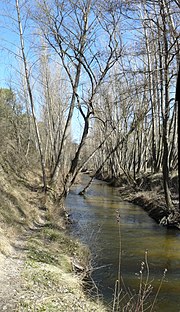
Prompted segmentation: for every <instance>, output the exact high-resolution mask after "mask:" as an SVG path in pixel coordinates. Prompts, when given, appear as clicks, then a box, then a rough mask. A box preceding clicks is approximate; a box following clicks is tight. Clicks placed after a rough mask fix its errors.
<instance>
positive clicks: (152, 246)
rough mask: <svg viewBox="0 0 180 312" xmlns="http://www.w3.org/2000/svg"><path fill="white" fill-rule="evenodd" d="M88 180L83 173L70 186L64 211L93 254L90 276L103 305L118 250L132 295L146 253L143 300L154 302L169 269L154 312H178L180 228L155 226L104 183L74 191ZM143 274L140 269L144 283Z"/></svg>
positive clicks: (110, 292) (110, 288)
mask: <svg viewBox="0 0 180 312" xmlns="http://www.w3.org/2000/svg"><path fill="white" fill-rule="evenodd" d="M88 179H89V177H88V175H83V179H82V182H81V184H78V185H75V186H74V187H73V189H72V190H71V192H70V193H69V195H68V197H67V199H66V209H67V210H68V212H69V213H70V214H71V217H72V219H73V221H74V222H73V224H72V226H71V233H72V235H73V236H75V237H77V238H79V240H81V241H82V242H83V243H85V244H87V245H88V246H89V248H90V250H91V252H92V260H93V262H92V263H93V267H94V271H93V274H92V277H93V280H94V281H95V283H96V285H97V287H98V289H99V293H100V294H102V296H103V298H104V300H105V301H106V302H107V303H109V304H110V303H111V302H112V298H113V292H114V284H115V280H116V279H117V274H118V267H119V251H120V250H121V274H122V277H123V282H124V285H125V287H126V289H127V290H128V292H129V293H130V296H131V297H133V295H134V294H135V293H137V292H138V289H139V283H140V270H141V263H142V261H144V257H145V253H146V252H147V254H148V267H149V270H150V277H149V284H151V285H152V286H153V291H152V293H151V295H150V296H149V298H148V300H147V302H152V301H153V298H154V296H155V294H156V292H157V289H158V287H159V284H160V281H161V279H162V277H163V274H164V270H165V269H167V273H166V276H165V279H164V281H163V283H162V286H161V289H160V293H159V295H158V300H157V301H156V307H155V309H154V310H153V311H156V312H180V231H178V230H176V229H167V228H165V227H162V226H159V225H158V224H157V223H156V222H155V221H154V220H153V219H151V218H150V217H149V216H148V214H147V213H146V212H145V211H144V210H143V209H142V208H141V207H139V206H137V205H134V204H131V203H128V202H125V201H120V198H119V196H118V190H117V189H116V188H113V187H111V186H108V185H107V183H105V182H102V181H98V180H94V181H93V183H92V185H91V187H90V188H89V190H88V192H87V193H86V195H85V196H80V195H78V193H79V192H80V191H81V190H82V188H83V186H84V185H86V183H87V181H88ZM118 215H120V222H118V219H119V218H117V217H118ZM146 277H147V270H146V268H144V270H143V279H144V281H145V279H146Z"/></svg>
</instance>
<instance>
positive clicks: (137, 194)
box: [113, 174, 180, 230]
mask: <svg viewBox="0 0 180 312" xmlns="http://www.w3.org/2000/svg"><path fill="white" fill-rule="evenodd" d="M178 180H179V179H178V176H177V175H176V176H173V177H172V179H171V181H170V191H171V198H172V203H173V207H174V208H173V211H171V212H168V210H167V208H166V203H165V198H164V194H163V180H162V175H161V174H156V175H148V176H146V177H143V178H140V179H139V181H137V182H138V185H136V187H135V188H133V187H131V186H130V185H128V184H127V181H126V179H123V180H122V181H118V182H117V181H116V182H115V184H116V187H118V189H119V194H120V196H121V198H122V199H123V200H127V201H129V202H132V203H134V204H137V205H139V206H141V207H142V208H143V209H144V210H145V211H147V213H148V214H149V216H150V217H151V218H153V219H154V220H155V221H156V222H157V223H158V224H161V225H163V226H166V227H171V228H177V229H179V230H180V207H179V181H178ZM113 183H114V182H113Z"/></svg>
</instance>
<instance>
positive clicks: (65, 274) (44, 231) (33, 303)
mask: <svg viewBox="0 0 180 312" xmlns="http://www.w3.org/2000/svg"><path fill="white" fill-rule="evenodd" d="M29 181H30V183H29ZM38 183H39V180H38V177H37V175H36V176H35V174H32V173H31V174H29V175H27V179H26V180H23V179H19V178H17V177H15V176H14V177H13V174H12V172H11V173H10V171H9V172H5V170H4V168H2V167H0V264H1V266H2V268H1V269H2V270H3V263H5V262H7V261H8V259H11V258H12V259H14V258H15V259H17V260H18V259H21V261H22V260H23V262H22V263H23V265H22V269H21V271H20V287H18V291H17V293H16V296H15V299H14V298H13V303H12V305H11V306H10V308H9V310H8V309H7V310H6V311H12V308H13V309H14V310H13V311H23V312H25V311H37V312H40V311H51V312H54V311H63V312H65V311H87V312H88V311H106V309H105V307H103V306H102V304H101V303H100V302H99V301H98V300H96V301H95V300H92V299H90V298H89V297H87V295H85V293H84V292H83V287H82V275H83V272H82V273H81V274H80V275H78V274H75V272H74V270H73V266H72V262H73V261H76V262H77V261H80V262H81V265H82V266H83V267H84V268H86V266H87V263H88V257H89V253H88V251H87V249H86V247H84V246H82V245H81V244H79V243H78V242H77V241H75V240H73V239H72V238H71V237H69V236H68V235H67V234H66V231H65V224H64V219H63V217H62V208H60V207H58V209H57V207H55V206H54V205H53V202H52V200H51V199H50V198H46V199H45V198H44V196H43V195H42V193H41V192H40V191H38V189H37V188H36V186H35V185H37V184H38ZM33 185H34V186H33ZM55 220H56V221H55ZM57 220H58V222H57ZM1 256H3V257H4V259H5V262H1ZM16 265H18V261H14V262H11V267H10V270H11V271H13V270H16V268H15V266H16ZM4 275H5V276H4V277H3V276H1V284H3V278H4V283H6V280H7V279H8V278H9V279H10V272H8V270H7V272H6V274H4ZM13 279H14V280H13V283H14V285H15V284H16V277H15V276H13ZM17 281H18V283H19V279H18V280H17ZM6 288H7V290H6V293H7V298H8V299H7V300H8V301H9V302H10V301H11V294H10V292H11V289H9V291H8V284H7V285H6ZM8 292H9V294H8ZM1 294H3V296H4V295H6V294H5V290H4V293H3V292H1V289H0V296H1ZM8 296H9V297H8ZM0 301H1V302H3V300H2V298H0ZM3 307H4V306H3V305H2V306H1V309H3Z"/></svg>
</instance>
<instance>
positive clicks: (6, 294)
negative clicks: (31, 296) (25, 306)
mask: <svg viewBox="0 0 180 312" xmlns="http://www.w3.org/2000/svg"><path fill="white" fill-rule="evenodd" d="M17 256H19V254H17V253H16V252H15V253H14V254H13V255H11V257H7V256H4V255H2V254H0V311H8V312H13V311H17V310H16V308H17V298H18V297H19V294H20V290H21V287H22V279H21V272H22V269H23V266H24V260H23V259H22V260H21V259H19V258H17Z"/></svg>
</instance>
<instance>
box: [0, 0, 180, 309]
mask: <svg viewBox="0 0 180 312" xmlns="http://www.w3.org/2000/svg"><path fill="white" fill-rule="evenodd" d="M0 9H1V10H0V11H1V13H0V14H1V16H0V25H1V27H2V29H3V30H4V32H2V33H1V39H2V40H1V43H0V45H1V46H0V51H1V53H2V55H1V65H2V71H1V72H2V75H3V76H2V77H1V80H0V82H1V83H2V86H1V87H0V251H1V253H0V266H1V270H0V272H1V273H0V285H3V286H0V287H1V289H0V297H1V298H2V300H1V303H0V305H1V306H0V307H1V309H2V310H3V309H4V310H7V311H8V310H9V311H13V309H16V310H17V311H18V309H19V311H26V310H27V311H39V312H40V311H61V309H62V311H64V310H65V309H66V310H67V311H72V309H73V308H74V310H75V311H76V310H78V311H94V310H95V311H96V310H97V311H101V310H102V311H104V309H105V310H106V308H105V307H104V306H103V305H102V304H101V302H100V301H97V300H96V302H95V301H92V300H91V299H88V298H87V296H85V294H84V293H83V291H82V281H81V277H82V276H84V274H85V272H81V273H82V274H76V276H75V272H74V270H75V271H78V270H79V271H84V270H85V271H87V270H88V269H87V266H88V262H89V252H88V251H87V249H86V247H84V246H82V245H81V244H79V243H78V242H76V241H74V240H72V238H70V237H69V236H68V235H67V233H66V222H67V221H68V219H67V215H66V213H65V211H64V208H63V204H64V201H65V199H66V197H67V195H68V193H69V190H70V189H71V187H72V186H73V185H74V183H75V181H76V180H77V178H78V177H79V174H80V173H81V172H82V171H86V170H88V171H92V172H93V173H94V174H93V176H92V179H91V180H93V177H101V178H102V179H108V181H113V182H115V183H117V181H118V184H119V187H120V188H121V195H122V194H125V193H126V194H125V195H126V197H127V199H128V200H134V201H136V202H137V203H138V204H143V206H144V204H145V201H146V203H147V202H148V205H147V206H148V210H149V211H150V213H151V215H152V212H153V211H154V208H153V207H152V206H153V205H154V204H153V203H152V196H153V198H154V197H155V196H154V194H157V198H158V207H159V203H160V206H161V207H159V208H160V209H158V210H157V209H156V212H157V211H160V212H161V213H160V214H159V212H158V213H155V214H154V213H153V216H154V217H155V218H156V220H157V221H158V222H159V223H161V224H164V225H165V226H176V227H178V228H179V207H178V198H177V196H175V193H174V189H176V194H177V193H178V188H177V187H178V177H177V175H176V179H174V176H173V175H174V173H175V172H177V171H178V104H179V92H178V90H179V85H180V74H179V55H180V54H179V44H178V37H179V32H178V29H179V24H178V23H179V18H178V17H179V4H178V1H176V0H172V1H168V0H158V1H156V0H152V1H147V2H146V1H143V0H139V1H131V0H129V1H124V0H123V1H113V0H112V1H108V2H107V1H105V0H101V1H91V0H85V1H81V0H75V1H72V0H66V1H65V0H48V1H47V0H44V1H43V2H42V1H39V0H33V1H30V0H27V1H22V0H15V1H5V0H2V1H1V3H0ZM7 38H8V40H7ZM6 62H7V63H8V64H7V63H6ZM9 77H11V78H9ZM149 173H152V176H153V177H154V178H155V177H156V178H155V181H156V183H157V184H158V183H159V180H160V181H162V188H161V187H160V188H159V185H157V184H156V183H155V184H156V186H155V188H153V189H151V182H152V181H150V179H151V176H150V175H149ZM154 178H153V179H154ZM173 181H176V182H175V188H174V186H173V187H172V185H174V182H173ZM171 183H172V184H171ZM89 186H90V183H89V184H88V185H87V187H85V189H84V190H83V191H82V193H85V191H86V190H87V188H88V187H89ZM127 186H128V189H130V190H131V194H129V193H128V194H127V192H126V190H127ZM143 191H146V192H147V191H148V201H147V193H146V194H145V193H143ZM154 192H155V193H154ZM129 195H131V196H129ZM122 196H124V195H122ZM64 218H65V219H64ZM80 276H81V277H80ZM12 285H16V287H15V288H14V287H13V286H12ZM118 295H119V294H118ZM62 306H63V307H62ZM65 307H66V308H65ZM117 309H118V308H117Z"/></svg>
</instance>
